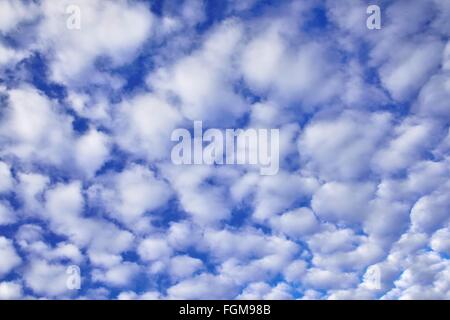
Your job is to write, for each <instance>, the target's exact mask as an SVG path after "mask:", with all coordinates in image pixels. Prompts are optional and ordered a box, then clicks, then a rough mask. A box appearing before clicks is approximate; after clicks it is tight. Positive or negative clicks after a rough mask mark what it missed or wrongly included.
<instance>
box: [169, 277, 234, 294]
mask: <svg viewBox="0 0 450 320" xmlns="http://www.w3.org/2000/svg"><path fill="white" fill-rule="evenodd" d="M167 293H168V298H169V299H202V298H204V297H209V299H227V298H228V299H230V298H232V297H234V296H236V294H237V293H238V288H237V286H236V284H235V283H234V281H233V280H232V279H230V278H227V277H224V276H220V275H212V274H209V273H203V274H201V275H198V276H195V277H193V278H190V279H186V280H183V281H181V282H179V283H177V284H176V285H174V286H172V287H170V288H169V289H168V290H167Z"/></svg>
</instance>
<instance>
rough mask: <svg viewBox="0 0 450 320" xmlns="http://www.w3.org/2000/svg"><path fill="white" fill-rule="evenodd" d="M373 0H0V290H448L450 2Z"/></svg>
mask: <svg viewBox="0 0 450 320" xmlns="http://www.w3.org/2000/svg"><path fill="white" fill-rule="evenodd" d="M371 4H373V3H370V2H369V1H363V0H356V1H355V0H344V1H338V2H337V1H327V0H319V1H282V2H279V3H275V2H270V1H257V0H244V1H226V2H225V3H224V2H222V1H220V4H219V1H202V0H184V1H157V0H155V1H144V0H136V1H125V0H118V1H112V0H70V1H57V2H56V1H53V0H40V1H31V0H30V1H27V0H20V1H16V0H0V257H1V258H0V299H20V298H23V299H34V298H70V299H83V298H88V299H96V298H98V299H171V298H176V299H183V298H192V299H202V298H205V299H206V298H208V299H211V298H217V299H223V298H227V299H355V298H364V299H411V298H436V299H450V262H449V261H450V260H449V257H450V245H449V243H450V230H449V223H450V182H449V181H450V129H449V127H450V102H449V101H450V99H449V98H450V42H449V41H448V38H449V35H450V25H449V21H450V4H449V2H448V1H437V0H426V1H425V0H424V1H420V2H419V1H414V2H411V1H406V0H405V1H402V0H396V1H382V2H380V7H381V14H382V20H381V29H374V30H369V29H368V28H367V27H366V19H367V17H368V15H367V13H366V9H367V7H368V6H369V5H371ZM68 7H70V8H72V9H73V8H76V9H78V10H75V11H76V12H79V13H80V16H79V18H80V20H79V21H78V22H79V25H75V27H73V26H74V25H70V24H68V19H73V18H74V17H73V16H71V15H73V14H74V11H73V10H69V11H67V8H68ZM72 22H73V21H72ZM197 120H201V121H203V124H204V127H205V128H219V129H224V128H242V129H245V128H276V129H279V130H280V146H279V147H280V150H279V152H280V169H279V171H278V173H277V174H276V175H274V176H261V175H259V174H258V170H255V168H253V167H251V166H236V165H223V166H208V165H195V166H194V165H185V166H176V165H174V164H173V163H172V162H171V159H170V151H171V148H172V146H173V143H172V141H171V140H170V135H171V132H172V131H173V130H174V129H176V128H180V127H185V128H187V129H192V124H193V121H197ZM70 266H78V267H79V269H76V270H80V276H81V283H80V287H79V288H73V287H71V286H70V285H68V278H69V277H70V274H69V273H68V270H69V269H68V268H69V267H70ZM70 270H73V269H70ZM374 272H375V276H376V277H377V279H376V280H377V283H375V284H374V283H370V280H371V279H370V275H371V274H373V273H374Z"/></svg>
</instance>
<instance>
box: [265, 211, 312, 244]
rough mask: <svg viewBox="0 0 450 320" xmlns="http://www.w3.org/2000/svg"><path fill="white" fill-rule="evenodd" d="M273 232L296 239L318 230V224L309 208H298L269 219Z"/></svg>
mask: <svg viewBox="0 0 450 320" xmlns="http://www.w3.org/2000/svg"><path fill="white" fill-rule="evenodd" d="M270 224H271V225H272V227H273V229H274V230H277V231H279V232H282V233H284V234H286V235H287V236H289V237H291V238H294V239H298V238H301V237H304V236H307V235H308V234H311V233H312V232H314V231H316V230H317V229H318V228H319V222H318V221H317V218H316V217H315V215H314V212H312V210H311V209H309V208H299V209H295V210H293V211H289V212H286V213H284V214H282V215H280V216H277V217H274V218H271V219H270Z"/></svg>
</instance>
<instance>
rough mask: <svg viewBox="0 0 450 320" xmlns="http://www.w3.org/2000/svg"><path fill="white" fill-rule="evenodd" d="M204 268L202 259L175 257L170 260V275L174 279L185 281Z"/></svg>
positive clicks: (184, 256)
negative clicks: (184, 279)
mask: <svg viewBox="0 0 450 320" xmlns="http://www.w3.org/2000/svg"><path fill="white" fill-rule="evenodd" d="M202 268H203V262H202V261H201V260H200V259H196V258H192V257H189V256H186V255H183V256H175V257H173V258H172V259H171V260H170V267H169V273H170V275H171V277H172V278H174V279H183V278H187V277H190V276H192V275H193V274H194V273H195V272H197V271H199V270H201V269H202Z"/></svg>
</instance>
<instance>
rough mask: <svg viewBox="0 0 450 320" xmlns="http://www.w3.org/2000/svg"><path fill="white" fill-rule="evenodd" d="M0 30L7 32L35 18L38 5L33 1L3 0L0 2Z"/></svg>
mask: <svg viewBox="0 0 450 320" xmlns="http://www.w3.org/2000/svg"><path fill="white" fill-rule="evenodd" d="M0 12H1V13H0V31H1V32H2V33H8V32H12V31H14V29H15V28H16V27H17V26H18V25H19V24H20V23H24V22H29V21H31V20H33V19H36V18H37V14H38V12H39V11H38V7H37V6H36V4H34V3H31V4H30V3H27V4H25V3H23V2H22V1H14V0H3V1H1V2H0Z"/></svg>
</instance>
